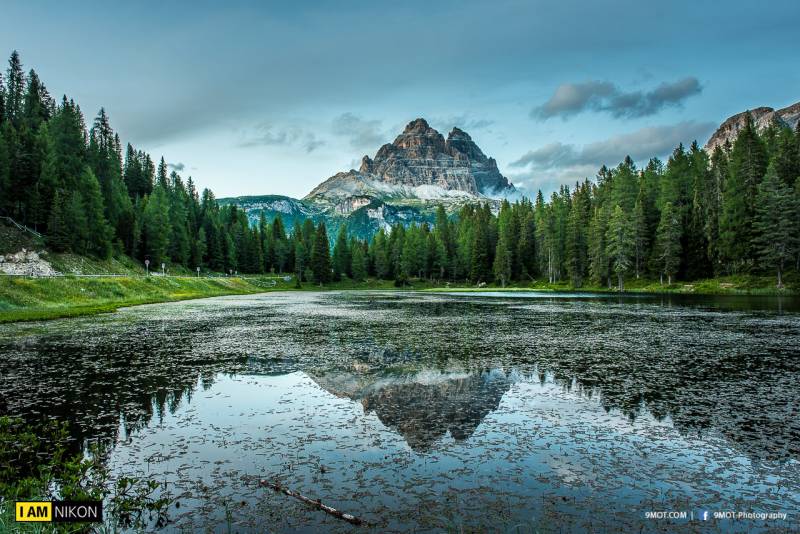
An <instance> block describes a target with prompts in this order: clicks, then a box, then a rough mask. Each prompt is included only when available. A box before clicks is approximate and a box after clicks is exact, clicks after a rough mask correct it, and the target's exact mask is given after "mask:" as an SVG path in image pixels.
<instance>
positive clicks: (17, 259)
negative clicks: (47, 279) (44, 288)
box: [0, 248, 59, 276]
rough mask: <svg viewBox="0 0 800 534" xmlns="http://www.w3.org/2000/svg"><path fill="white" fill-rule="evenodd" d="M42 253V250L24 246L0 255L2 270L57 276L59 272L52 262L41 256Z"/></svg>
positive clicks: (15, 273) (13, 273) (11, 272)
mask: <svg viewBox="0 0 800 534" xmlns="http://www.w3.org/2000/svg"><path fill="white" fill-rule="evenodd" d="M40 254H41V253H40V252H35V251H33V250H25V249H24V248H23V249H22V250H21V251H19V252H16V253H14V254H6V255H4V256H3V255H0V272H2V273H5V274H12V275H24V276H55V275H57V274H59V273H58V271H56V270H55V269H53V267H52V266H51V265H50V263H48V262H47V261H45V260H43V259H42V258H41V256H40Z"/></svg>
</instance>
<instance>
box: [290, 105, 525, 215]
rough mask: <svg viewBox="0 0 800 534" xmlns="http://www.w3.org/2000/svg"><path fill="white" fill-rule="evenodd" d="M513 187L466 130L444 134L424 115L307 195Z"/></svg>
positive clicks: (476, 192) (475, 192) (481, 191)
mask: <svg viewBox="0 0 800 534" xmlns="http://www.w3.org/2000/svg"><path fill="white" fill-rule="evenodd" d="M511 191H514V186H513V185H512V184H511V183H510V182H509V181H508V180H507V179H506V178H505V177H504V176H503V175H502V174H500V171H499V170H498V169H497V162H496V161H495V160H494V159H492V158H488V157H486V155H485V154H484V153H483V152H482V151H481V149H480V148H478V146H477V145H476V144H475V143H474V142H473V141H472V139H471V138H470V136H469V135H468V134H467V133H466V132H464V131H462V130H460V129H458V128H453V131H451V132H450V134H449V135H448V136H447V139H445V138H444V136H442V134H440V133H439V132H437V131H436V130H434V129H433V128H431V127H430V126H429V125H428V123H427V122H426V121H425V119H416V120H414V121H412V122H410V123H409V124H408V126H406V128H405V130H403V133H401V134H400V135H398V136H397V138H396V139H395V140H394V142H392V143H387V144H385V145H383V146H382V147H381V148H380V149H379V150H378V152H377V154H375V158H373V159H370V158H369V156H364V158H363V159H362V160H361V167H360V168H359V169H358V170H351V171H348V172H342V173H338V174H336V175H334V176H332V177H331V178H329V179H328V180H326V181H325V182H323V183H322V184H320V185H319V186H317V187H316V188H315V189H314V190H313V191H311V193H309V194H308V196H306V199H309V200H310V199H316V198H319V197H323V198H329V199H333V198H342V197H351V196H371V197H388V196H406V197H413V196H417V197H419V198H434V197H435V198H437V199H440V198H446V197H452V196H459V195H458V194H456V195H452V193H448V192H458V193H461V195H460V196H463V194H466V195H472V196H480V195H491V194H494V193H503V192H511Z"/></svg>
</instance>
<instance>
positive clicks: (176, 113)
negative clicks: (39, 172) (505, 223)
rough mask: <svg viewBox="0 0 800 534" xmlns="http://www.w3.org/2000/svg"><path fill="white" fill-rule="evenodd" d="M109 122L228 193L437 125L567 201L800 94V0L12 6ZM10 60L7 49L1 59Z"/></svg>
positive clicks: (40, 58)
mask: <svg viewBox="0 0 800 534" xmlns="http://www.w3.org/2000/svg"><path fill="white" fill-rule="evenodd" d="M2 11H3V17H2V19H0V52H2V53H4V54H6V55H8V54H10V52H11V50H13V49H17V50H19V52H20V54H21V56H22V60H23V63H24V66H25V68H26V69H27V68H31V67H32V68H34V69H36V71H37V72H38V73H39V74H40V76H41V77H42V79H43V80H44V82H45V83H46V84H47V86H48V88H49V89H50V91H51V93H53V94H54V95H57V96H59V97H60V95H62V94H64V93H66V94H67V95H68V96H70V97H73V98H75V100H76V101H77V102H78V103H79V104H80V105H81V107H82V109H83V110H84V113H85V114H86V115H87V122H89V121H91V119H92V118H93V117H94V115H95V114H96V113H97V111H98V110H99V108H100V106H105V108H106V110H107V111H108V112H109V114H110V117H111V121H112V126H113V127H114V128H115V129H116V130H117V131H118V132H119V133H120V135H121V136H122V138H123V141H124V142H131V143H132V144H133V145H134V146H135V147H137V148H142V149H144V150H147V151H148V152H150V153H151V154H152V155H153V156H154V157H156V158H158V157H160V156H161V155H162V154H163V155H164V156H165V158H166V159H167V161H168V162H170V163H172V164H174V165H176V166H177V167H178V168H182V169H183V170H182V171H181V173H182V175H184V176H188V175H192V176H193V177H194V179H195V181H196V182H197V183H198V184H199V185H200V186H201V187H210V188H212V189H213V190H214V191H215V192H216V193H217V195H218V196H229V195H245V194H286V195H291V196H296V197H298V196H303V195H305V194H306V193H308V192H309V191H310V190H311V189H312V188H313V187H314V186H315V185H316V184H317V183H319V182H321V181H322V180H323V179H325V178H327V177H328V176H331V175H332V174H334V173H336V172H338V171H341V170H346V169H349V168H351V167H353V166H357V162H358V161H359V160H360V159H361V156H363V155H364V154H369V155H370V156H372V155H374V153H375V152H376V151H377V149H378V148H379V146H380V145H381V144H382V143H385V142H390V141H391V140H392V139H394V137H395V136H396V135H397V134H398V133H399V132H400V131H401V130H402V128H403V126H404V125H405V124H406V123H407V122H409V121H410V120H413V119H414V118H416V117H425V118H426V119H428V121H429V122H430V123H431V124H432V125H433V126H434V127H436V128H437V129H439V130H440V131H442V133H443V134H445V135H446V133H447V131H449V129H450V128H451V127H453V126H459V127H461V128H463V129H464V130H466V131H467V132H468V133H470V134H471V135H472V137H473V139H475V141H476V142H477V143H478V144H479V146H481V148H483V150H484V152H486V153H487V155H490V156H493V157H495V158H496V159H497V161H498V165H499V166H500V170H501V171H502V172H503V173H504V174H505V175H506V176H508V177H509V178H510V179H511V180H512V181H513V182H514V183H516V184H521V185H523V186H524V187H526V188H528V189H533V190H535V189H537V188H542V189H544V190H545V192H549V191H551V190H553V189H554V188H555V187H557V186H558V184H560V183H574V182H575V181H576V180H580V179H582V178H583V177H585V176H590V177H592V176H594V174H595V173H596V170H597V168H598V167H599V165H601V164H603V163H605V164H608V165H615V164H617V163H618V162H619V160H620V159H621V158H622V157H624V155H625V154H626V153H630V154H631V155H632V156H633V157H634V159H635V160H636V161H637V162H639V163H641V164H644V163H646V160H647V159H648V158H649V157H650V156H664V155H666V154H668V153H669V152H670V151H671V149H672V148H673V147H674V146H675V145H676V144H677V143H678V142H681V141H682V142H684V143H689V142H691V141H692V140H693V139H698V141H699V142H700V143H701V144H703V143H704V142H705V141H706V139H707V138H708V136H709V135H710V134H711V133H712V132H713V130H714V128H715V127H716V126H717V125H718V124H719V123H720V122H721V121H722V120H724V119H725V118H726V117H728V116H730V115H732V114H734V113H737V112H739V111H743V110H745V109H748V108H753V107H757V106H771V107H775V108H779V107H784V106H787V105H790V104H792V103H794V102H797V101H798V100H800V69H798V68H797V67H798V57H800V39H798V38H797V28H798V25H800V3H798V2H797V1H796V0H795V1H785V2H784V1H773V2H740V1H735V0H732V1H728V2H724V3H721V2H703V1H693V2H683V1H675V2H642V1H638V2H633V1H631V2H628V1H615V2H603V1H592V2H575V1H571V0H561V1H559V2H536V1H505V0H495V1H493V2H469V1H464V0H462V1H441V2H430V1H427V2H417V1H413V0H410V1H406V2H393V3H388V2H386V3H384V2H347V1H330V2H327V1H323V2H275V3H270V2H235V1H233V2H225V3H222V2H202V1H195V2H177V1H176V2H165V1H160V2H127V3H125V4H123V3H119V2H81V3H80V4H79V5H77V3H67V2H47V1H42V2H16V1H13V0H12V1H10V2H4V7H3V10H2ZM3 51H4V52H3Z"/></svg>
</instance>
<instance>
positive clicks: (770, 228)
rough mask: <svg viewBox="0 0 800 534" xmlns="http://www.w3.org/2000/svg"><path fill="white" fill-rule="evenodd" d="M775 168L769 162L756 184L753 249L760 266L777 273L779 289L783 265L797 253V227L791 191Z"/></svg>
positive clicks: (783, 270)
mask: <svg viewBox="0 0 800 534" xmlns="http://www.w3.org/2000/svg"><path fill="white" fill-rule="evenodd" d="M776 167H777V166H776V165H775V164H774V163H772V164H770V166H769V168H768V170H767V174H766V177H765V178H764V181H763V182H761V184H759V186H758V194H757V196H756V203H755V205H756V213H755V221H754V230H755V232H754V237H753V248H754V250H755V252H756V254H757V258H758V261H759V263H760V264H761V266H762V267H763V268H764V269H765V270H772V271H773V272H776V273H777V276H778V287H779V288H780V287H783V273H784V272H785V271H786V265H787V264H789V263H790V262H791V261H792V259H793V258H794V257H795V255H796V253H797V247H798V243H800V241H799V240H798V231H800V228H799V227H798V219H797V203H796V202H797V201H796V199H795V197H794V191H793V190H792V188H791V187H789V186H788V185H787V184H786V182H784V180H783V178H781V177H779V176H778V172H777V168H776Z"/></svg>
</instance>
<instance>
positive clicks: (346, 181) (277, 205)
mask: <svg viewBox="0 0 800 534" xmlns="http://www.w3.org/2000/svg"><path fill="white" fill-rule="evenodd" d="M515 192H516V189H515V188H514V185H513V184H512V183H511V182H509V181H508V179H506V178H505V177H504V176H503V175H502V174H501V173H500V171H499V170H498V168H497V162H496V161H495V160H494V158H490V157H487V156H486V155H485V154H484V153H483V151H482V150H481V149H480V148H479V147H478V145H476V144H475V142H474V141H473V140H472V138H471V137H470V136H469V134H467V133H466V132H465V131H463V130H461V129H459V128H453V129H452V131H451V132H450V133H449V134H448V135H447V139H445V138H444V136H443V135H442V134H441V133H439V132H438V131H436V130H435V129H433V128H432V127H431V126H430V125H429V124H428V123H427V121H425V119H416V120H414V121H411V122H410V123H409V124H408V125H407V126H406V127H405V129H404V130H403V132H402V133H401V134H400V135H398V136H397V138H395V140H394V141H393V142H392V143H387V144H385V145H383V146H382V147H380V149H378V151H377V153H376V154H375V157H374V158H370V157H369V156H364V157H363V158H362V160H361V166H360V167H359V169H358V170H356V169H351V170H349V171H345V172H340V173H337V174H335V175H333V176H331V177H330V178H328V179H327V180H325V181H324V182H322V183H321V184H319V185H318V186H317V187H315V188H314V189H313V190H312V191H311V192H310V193H309V194H308V195H306V196H305V197H304V198H303V199H302V200H298V199H294V198H290V197H285V196H279V195H264V196H247V197H235V198H224V199H220V202H221V203H222V204H237V205H239V206H240V207H241V208H242V209H244V210H245V211H246V212H247V214H248V217H249V218H250V220H251V221H254V222H255V221H257V220H258V218H259V217H260V215H261V213H264V215H265V216H266V217H267V219H269V220H272V219H274V218H275V217H276V216H277V215H278V214H280V215H281V218H282V219H283V221H284V223H286V225H287V226H288V227H291V226H292V225H293V224H294V221H295V220H298V221H302V220H304V219H307V218H310V219H312V220H314V221H315V222H317V221H319V220H322V219H324V220H325V221H326V222H327V223H328V226H329V227H331V228H329V230H335V229H336V228H338V226H339V225H341V224H345V223H346V224H347V226H348V229H349V230H350V232H351V234H354V235H357V236H359V237H366V236H369V235H372V234H373V233H374V232H376V231H377V230H378V229H380V228H385V229H388V228H389V227H391V226H392V225H394V224H397V223H401V224H404V225H408V224H410V223H412V222H417V223H421V222H432V221H433V218H434V212H435V209H436V206H438V205H439V204H443V205H445V207H446V208H447V209H448V210H449V211H454V210H455V209H457V208H458V207H460V206H462V205H464V204H466V203H480V202H490V203H493V204H496V203H497V202H498V201H497V200H496V199H497V198H498V197H504V196H507V195H510V194H512V193H515Z"/></svg>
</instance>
